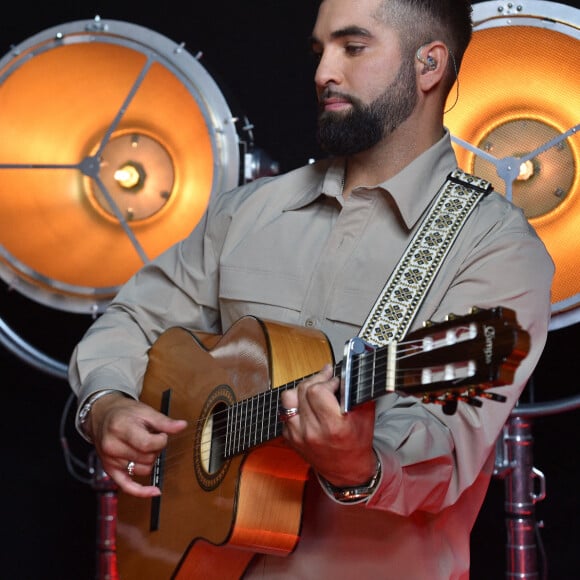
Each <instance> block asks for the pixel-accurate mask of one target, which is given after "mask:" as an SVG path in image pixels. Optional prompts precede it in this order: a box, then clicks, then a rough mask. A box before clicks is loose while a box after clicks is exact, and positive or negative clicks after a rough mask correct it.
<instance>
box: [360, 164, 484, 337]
mask: <svg viewBox="0 0 580 580" xmlns="http://www.w3.org/2000/svg"><path fill="white" fill-rule="evenodd" d="M491 190H492V186H491V184H490V183H489V182H488V181H485V180H484V179H480V178H478V177H474V176H472V175H469V174H468V173H464V172H463V171H461V170H460V169H456V170H455V171H454V172H453V173H451V174H450V175H449V176H448V178H447V181H446V182H445V183H444V184H443V186H442V187H441V189H440V190H439V193H438V194H437V196H436V198H435V201H434V202H433V204H432V207H431V209H430V210H429V212H428V213H427V215H426V217H425V218H424V220H423V222H422V224H421V226H420V227H419V228H418V230H417V233H416V234H415V236H414V237H413V239H412V240H411V242H410V243H409V245H408V246H407V249H406V250H405V252H404V253H403V255H402V257H401V259H400V260H399V263H398V265H397V268H395V270H394V271H393V273H392V274H391V276H390V278H389V279H388V280H387V283H386V284H385V287H384V288H383V290H382V292H381V294H380V296H379V297H378V299H377V301H376V302H375V304H374V306H373V308H372V310H371V312H370V314H369V316H368V317H367V320H366V322H365V323H364V325H363V326H362V328H361V331H360V332H359V335H358V336H359V337H360V338H362V339H363V340H365V341H366V342H368V343H371V344H374V345H376V346H384V345H385V344H386V343H388V342H392V341H398V340H400V339H401V338H402V337H403V336H405V334H406V333H407V331H408V330H409V327H410V326H411V324H412V322H413V319H414V318H415V315H416V313H417V311H418V310H419V307H420V306H421V303H422V302H423V299H424V298H425V296H426V295H427V291H428V290H429V287H430V286H431V283H432V282H433V279H434V278H435V276H436V274H437V272H438V271H439V269H440V268H441V266H442V264H443V262H444V260H445V257H446V256H447V254H448V253H449V250H450V249H451V246H452V245H453V242H454V241H455V240H456V239H457V236H458V235H459V232H460V231H461V229H462V227H463V225H464V224H465V222H466V221H467V218H468V217H469V216H470V215H471V212H472V211H473V210H474V208H475V207H476V206H477V203H478V202H479V200H480V199H481V198H482V197H484V196H485V195H487V194H488V193H489V192H490V191H491Z"/></svg>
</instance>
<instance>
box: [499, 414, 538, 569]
mask: <svg viewBox="0 0 580 580" xmlns="http://www.w3.org/2000/svg"><path fill="white" fill-rule="evenodd" d="M516 412H517V408H516ZM532 442H533V437H532V429H531V421H530V420H529V419H527V418H524V417H521V416H518V415H513V416H512V417H511V418H510V419H509V420H508V422H507V423H506V425H505V426H504V429H503V438H502V439H501V440H498V444H497V453H496V464H495V465H496V472H495V475H496V476H498V477H500V478H502V479H504V480H505V512H506V520H505V521H506V528H507V545H506V561H507V571H506V578H510V579H511V578H519V579H532V578H533V579H537V578H540V576H539V573H540V572H539V566H538V557H537V552H538V547H537V544H536V541H537V539H538V537H539V534H538V528H539V527H542V524H541V523H537V522H536V519H535V504H536V503H537V502H539V501H542V500H543V499H544V498H545V497H546V486H545V478H544V474H543V473H542V472H541V471H539V470H537V469H536V468H535V467H534V466H533V453H532ZM537 482H538V483H539V492H538V493H536V483H537ZM543 564H544V566H545V565H546V563H545V562H544V563H543Z"/></svg>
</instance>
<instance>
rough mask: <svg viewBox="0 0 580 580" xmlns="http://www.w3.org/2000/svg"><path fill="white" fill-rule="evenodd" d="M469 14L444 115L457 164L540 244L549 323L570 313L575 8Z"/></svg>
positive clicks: (575, 305) (574, 236)
mask: <svg viewBox="0 0 580 580" xmlns="http://www.w3.org/2000/svg"><path fill="white" fill-rule="evenodd" d="M473 20H474V34H473V40H472V43H471V45H470V47H469V48H468V50H467V52H466V54H465V58H464V61H463V65H462V69H461V72H460V74H459V83H458V85H456V86H455V87H454V88H453V89H452V91H451V93H450V97H449V100H448V109H449V111H448V112H447V113H446V115H445V124H446V125H447V127H449V129H450V131H451V134H452V139H453V142H454V147H455V149H456V153H457V156H458V159H459V164H460V166H461V167H462V168H463V169H464V170H466V171H468V172H471V173H475V174H477V175H479V176H481V177H483V178H485V179H488V180H489V181H491V182H492V183H493V184H494V186H495V188H496V190H497V191H499V192H501V193H502V194H504V195H505V196H506V197H508V198H509V199H511V200H512V201H513V202H514V203H515V204H516V205H518V206H519V207H521V208H522V209H523V211H524V213H525V215H526V216H527V218H528V219H529V221H530V223H531V224H532V226H533V227H534V228H535V229H536V231H537V232H538V234H539V236H540V237H541V238H542V240H543V241H544V243H545V244H546V247H547V249H548V251H549V252H550V254H551V255H552V258H553V259H554V262H555V263H556V275H555V279H554V285H553V288H552V321H551V328H552V329H553V328H558V327H561V326H564V325H567V324H571V323H572V322H576V321H577V320H578V319H580V309H579V306H580V258H579V256H580V134H579V130H580V83H579V78H580V77H579V75H578V63H579V62H580V42H579V40H580V28H579V25H580V10H579V9H577V8H574V7H572V6H567V5H564V4H559V3H556V2H543V1H527V2H497V1H492V2H480V3H477V4H474V5H473ZM457 91H459V92H458V94H459V99H458V101H457V104H456V105H455V106H453V104H454V102H455V99H456V95H457Z"/></svg>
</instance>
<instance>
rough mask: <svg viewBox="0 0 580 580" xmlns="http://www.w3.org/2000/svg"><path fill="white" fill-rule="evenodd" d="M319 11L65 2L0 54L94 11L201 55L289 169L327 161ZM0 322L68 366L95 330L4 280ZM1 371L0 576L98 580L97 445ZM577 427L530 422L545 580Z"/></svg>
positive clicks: (555, 365)
mask: <svg viewBox="0 0 580 580" xmlns="http://www.w3.org/2000/svg"><path fill="white" fill-rule="evenodd" d="M315 5H316V2H314V1H313V0H310V1H308V0H276V1H272V0H250V1H248V2H236V1H234V0H212V1H211V2H208V3H201V2H189V3H186V4H183V3H178V2H175V1H173V2H171V1H170V2H164V3H161V4H160V3H156V4H150V3H149V4H146V3H142V2H136V1H133V0H125V1H120V2H119V1H118V2H112V1H108V2H84V3H79V2H72V1H69V2H56V3H50V4H44V5H43V6H40V7H36V8H34V9H32V8H31V7H30V5H29V4H27V3H24V2H21V3H13V4H12V5H11V6H10V9H9V11H8V14H6V13H4V15H3V17H2V20H1V21H0V51H2V54H5V53H7V52H8V51H9V50H10V48H11V46H13V45H18V44H19V43H21V42H23V41H25V40H26V39H27V38H29V37H31V36H33V35H35V34H37V33H38V32H41V31H43V30H45V29H47V28H50V27H52V26H56V25H58V24H63V23H67V22H72V21H76V20H87V19H91V18H93V17H95V16H96V15H99V16H101V18H103V19H106V20H107V19H108V20H121V21H125V22H129V23H133V24H138V25H141V26H144V27H146V28H149V29H151V30H154V31H156V32H158V33H160V34H163V35H165V36H167V37H168V38H169V39H171V40H174V41H176V42H184V43H185V45H186V48H187V49H188V50H189V51H190V52H191V53H193V54H195V53H197V52H198V51H202V52H203V54H204V57H203V60H202V63H203V64H204V66H205V67H206V68H207V69H208V71H209V72H210V74H211V75H212V76H213V78H214V79H215V80H216V81H217V82H218V83H219V84H220V86H221V87H222V90H223V92H224V95H226V98H227V100H228V103H229V106H230V108H231V109H232V111H233V113H234V114H239V115H247V117H248V118H249V120H250V121H251V122H252V123H253V124H254V127H255V129H254V138H255V143H256V145H257V146H259V147H260V148H262V149H264V150H265V151H266V152H268V153H269V154H270V156H271V157H272V158H273V159H274V160H276V161H278V162H279V164H280V168H281V170H282V171H286V170H289V169H293V168H295V167H297V166H299V165H301V164H303V163H305V162H306V161H307V160H308V159H309V158H311V157H316V156H317V155H318V151H317V149H316V146H315V142H314V139H313V136H312V135H313V127H314V119H315V116H314V91H313V85H312V80H311V79H312V72H313V66H312V63H311V61H310V57H309V55H308V50H307V48H308V46H307V38H308V35H309V32H310V28H311V24H312V22H313V19H314V15H315ZM532 57H533V55H530V58H532ZM555 66H556V63H555ZM47 98H50V96H49V95H47ZM0 137H1V136H0ZM1 195H9V192H2V193H1ZM0 207H1V204H0ZM0 316H2V318H3V319H4V320H5V321H6V322H7V323H8V324H9V325H10V326H11V327H13V328H14V329H16V330H17V331H18V332H21V333H22V335H23V337H24V338H25V339H26V340H27V341H29V342H30V343H31V344H33V345H35V346H36V347H37V348H40V349H41V350H43V351H44V352H46V353H47V354H48V355H49V356H51V357H54V358H56V359H57V360H59V361H64V362H66V361H67V360H68V357H69V355H70V352H71V350H72V348H73V346H74V344H75V343H76V341H77V340H78V339H79V338H80V337H81V335H82V333H83V332H84V331H85V330H86V328H87V327H88V326H89V324H90V322H91V319H90V317H84V316H82V315H75V314H70V313H66V312H62V311H58V310H53V309H51V308H48V307H43V306H41V305H39V304H37V303H35V302H32V301H30V300H28V299H26V298H24V297H23V296H21V295H20V294H18V293H16V292H15V291H13V290H12V291H11V290H10V289H9V288H7V287H6V286H5V285H4V284H2V287H1V289H0ZM579 336H580V326H579V325H571V326H568V327H565V328H562V329H560V330H557V331H552V332H551V333H550V335H549V338H548V344H547V347H546V350H545V353H544V356H543V357H542V360H541V361H540V364H539V366H538V369H537V372H536V374H535V376H534V386H533V388H531V387H530V388H528V389H527V390H526V393H525V395H524V402H528V401H530V400H531V399H534V400H536V401H551V400H555V399H558V398H561V397H566V396H571V395H574V394H576V393H577V392H578V374H579V373H578V371H579V364H580V363H579V359H580V357H579V356H578V353H577V349H578V345H579V344H580V341H579ZM0 373H1V374H0V379H1V381H2V387H3V388H2V391H3V394H4V397H5V398H4V405H3V419H2V422H1V424H2V448H3V456H4V465H3V468H2V476H1V477H2V498H3V500H4V501H3V510H2V514H3V525H2V529H3V533H2V550H1V562H0V577H1V578H4V579H7V580H25V579H30V580H32V579H34V580H38V579H55V580H85V579H89V578H94V577H95V556H96V552H97V545H96V537H97V534H96V516H97V510H98V507H97V499H98V492H97V490H96V489H95V485H94V484H95V482H94V481H92V480H91V478H90V477H89V476H88V472H87V471H86V463H87V462H88V461H89V459H90V456H91V453H90V452H91V449H90V447H89V446H88V445H86V444H85V443H84V442H83V441H81V440H80V438H79V437H78V436H77V435H76V434H75V433H74V430H73V429H72V427H71V416H70V414H65V413H64V411H65V407H66V405H67V402H68V401H69V396H70V392H69V387H68V385H67V384H66V383H65V382H64V381H63V380H62V379H59V378H55V377H53V376H50V375H48V374H47V373H45V372H42V371H40V370H37V369H35V368H33V367H32V366H31V365H30V364H27V363H25V362H24V361H23V360H22V359H21V358H20V357H18V356H16V355H13V354H11V353H10V352H8V351H7V350H6V349H4V348H2V347H0ZM487 404H490V405H493V404H497V403H487ZM577 421H578V412H577V411H574V412H571V413H566V414H560V415H554V416H546V417H542V418H538V419H535V420H534V422H533V436H534V441H533V444H534V445H533V446H534V464H535V466H536V467H537V468H538V469H540V470H541V471H543V472H544V474H545V476H546V482H547V497H546V499H545V500H544V501H542V502H540V503H539V504H538V505H537V510H536V511H537V513H536V516H537V519H538V520H542V521H543V522H544V528H543V530H542V532H541V536H542V539H543V545H544V549H545V554H546V558H547V562H548V566H549V570H550V574H549V578H552V579H559V580H565V579H572V578H577V577H578V575H579V574H580V572H579V569H580V555H579V553H578V545H579V540H580V526H579V521H580V501H579V497H578V496H579V491H578V490H579V489H580V469H579V463H580V462H579V461H578V450H577V445H576V441H577V440H578V427H577ZM63 434H64V440H65V441H66V444H67V445H68V446H69V447H70V450H71V455H72V457H73V458H74V459H76V460H77V461H78V464H75V465H74V469H72V470H71V469H70V468H69V467H67V464H66V462H65V455H64V453H63V445H62V441H61V439H62V435H63ZM504 497H505V494H504V482H503V481H502V480H500V479H494V480H493V481H492V485H491V488H490V492H489V494H488V497H487V499H486V502H485V504H484V507H483V510H482V513H481V516H480V518H479V520H478V522H477V524H476V526H475V530H474V532H473V541H472V545H473V574H472V578H473V580H489V579H495V578H502V577H503V576H504V573H505V570H506V561H505V545H506V534H505V521H504V520H505V512H504V505H503V502H504ZM391 540H392V541H396V538H392V539H391Z"/></svg>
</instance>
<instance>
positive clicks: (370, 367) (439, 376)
mask: <svg viewBox="0 0 580 580" xmlns="http://www.w3.org/2000/svg"><path fill="white" fill-rule="evenodd" d="M528 350H529V334H528V333H527V332H526V331H524V330H522V329H520V328H519V327H518V326H517V324H516V323H515V314H514V313H513V312H512V311H510V310H508V309H505V308H502V307H497V308H495V309H491V310H480V309H474V310H473V312H472V313H471V314H470V315H468V316H463V317H449V319H448V320H447V321H445V322H443V323H437V324H434V325H427V326H426V327H424V328H422V329H420V330H417V331H414V332H412V333H411V334H409V335H407V336H406V337H405V339H404V341H402V342H394V341H393V342H391V343H389V344H387V345H386V346H381V347H375V346H373V345H370V344H368V343H366V342H365V341H363V340H362V339H361V338H358V337H355V338H353V339H352V340H350V341H349V342H348V343H347V344H346V346H345V350H344V357H343V360H342V362H341V363H339V364H337V365H336V366H335V367H334V376H337V377H340V391H339V393H338V395H337V397H338V399H339V402H340V405H341V409H342V411H343V412H345V413H346V412H349V411H351V410H352V409H354V408H356V407H357V406H359V405H362V404H364V403H367V402H369V401H373V400H376V399H378V398H379V397H382V396H383V395H385V394H387V393H394V392H396V393H399V394H401V395H412V396H415V397H419V398H421V399H422V400H423V402H425V403H439V404H441V405H443V411H444V412H445V413H447V414H452V413H454V412H455V409H456V408H457V402H458V401H463V402H466V403H468V404H469V405H472V406H476V407H480V406H481V405H482V402H481V400H480V397H483V398H487V399H491V400H495V401H499V402H503V401H505V400H506V398H505V397H504V396H502V395H499V394H497V393H490V392H488V391H487V389H488V388H489V387H492V386H502V385H507V384H510V383H511V382H512V381H513V378H514V374H515V370H516V368H517V366H518V365H519V362H520V361H521V360H522V359H523V358H524V357H525V356H526V355H527V353H528ZM308 376H311V375H307V376H305V377H301V378H298V379H295V380H293V381H292V382H290V383H287V384H285V385H282V386H280V387H277V388H273V389H268V390H266V391H265V392H262V393H260V394H258V395H256V396H254V397H251V398H248V399H244V400H242V401H239V402H237V403H235V404H234V405H232V406H230V407H228V409H227V412H224V413H222V414H220V417H216V420H217V421H218V422H219V424H218V425H217V429H218V431H217V432H219V433H220V434H222V435H223V433H226V438H225V444H224V447H223V449H222V450H221V451H222V453H223V455H224V457H225V458H229V457H233V456H235V455H238V454H241V453H244V452H245V451H247V450H249V449H250V448H252V447H254V446H256V445H260V444H261V443H265V442H267V441H270V440H271V439H274V438H276V437H279V436H280V435H281V434H282V426H283V422H282V420H281V419H280V408H281V399H280V397H281V394H282V393H283V392H284V391H285V390H287V389H294V388H296V387H297V386H298V383H300V382H301V381H302V380H303V379H305V378H308Z"/></svg>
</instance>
